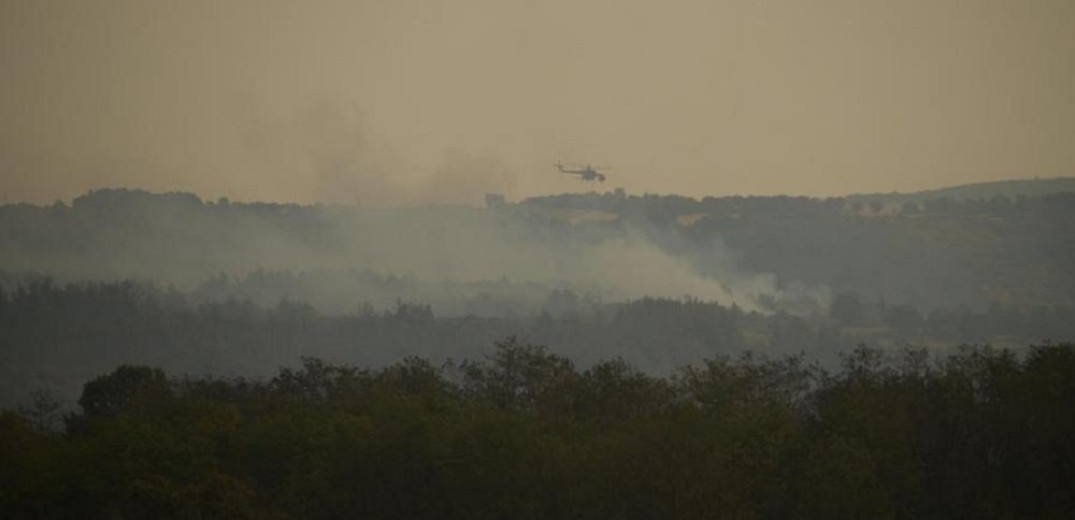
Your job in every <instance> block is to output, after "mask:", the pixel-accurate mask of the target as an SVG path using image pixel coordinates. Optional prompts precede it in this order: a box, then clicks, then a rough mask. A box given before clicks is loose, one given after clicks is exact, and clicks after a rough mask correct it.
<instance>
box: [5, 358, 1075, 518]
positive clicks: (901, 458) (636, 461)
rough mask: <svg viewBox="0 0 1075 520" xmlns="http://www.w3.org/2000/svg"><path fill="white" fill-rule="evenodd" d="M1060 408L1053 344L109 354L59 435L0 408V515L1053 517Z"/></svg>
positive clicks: (38, 417) (1074, 463)
mask: <svg viewBox="0 0 1075 520" xmlns="http://www.w3.org/2000/svg"><path fill="white" fill-rule="evenodd" d="M40 402H41V403H43V404H42V405H41V407H40V408H48V407H49V406H51V405H50V404H49V403H48V400H47V399H41V400H40ZM1073 402H1075V346H1073V345H1070V344H1064V345H1046V346H1038V347H1031V348H1030V349H1028V350H1027V351H1026V352H1025V353H1024V354H1022V355H1016V354H1013V353H1012V352H1010V351H1006V350H995V349H990V348H985V347H979V348H970V347H968V348H964V349H961V350H959V351H958V352H956V353H953V354H951V355H948V356H946V357H944V358H936V357H930V356H929V355H927V353H926V352H925V351H924V350H907V351H903V352H901V353H900V354H898V355H892V354H885V353H883V352H881V351H876V350H869V349H865V348H861V349H858V350H854V351H852V352H850V353H847V354H846V355H844V357H843V365H842V368H840V369H839V370H836V371H831V372H829V371H825V370H821V369H819V368H817V367H815V366H812V365H809V364H807V363H805V362H804V360H803V359H802V358H801V357H786V358H779V359H767V358H760V357H752V356H746V357H743V358H740V359H737V360H730V359H725V358H719V359H713V360H709V361H706V362H704V363H702V364H699V365H696V366H692V367H689V368H685V369H682V370H680V371H678V372H677V373H676V374H675V375H674V376H673V377H670V378H656V377H652V376H649V375H646V374H644V373H642V372H640V371H638V370H636V369H634V368H632V367H631V366H629V365H628V364H626V363H624V362H622V361H618V360H613V361H606V362H603V363H598V364H596V365H593V366H592V367H590V368H588V369H586V370H579V369H576V367H575V366H574V365H573V364H572V362H571V361H569V360H568V359H566V358H562V357H559V356H557V355H554V354H551V353H549V352H548V351H546V350H545V349H543V348H541V347H535V346H530V345H526V344H523V343H521V342H518V341H516V340H514V339H507V340H504V341H501V342H500V343H498V345H497V347H496V349H495V351H494V353H493V354H492V355H490V356H488V357H487V358H485V359H484V360H481V361H478V362H473V361H465V362H462V363H449V364H446V365H444V366H440V367H438V366H435V365H433V364H431V363H430V362H428V361H425V360H423V359H419V358H410V359H407V360H406V361H404V362H401V363H397V364H394V365H391V366H388V367H385V368H381V369H377V370H371V369H362V368H356V367H352V366H337V365H332V364H327V363H325V362H322V361H320V360H317V359H310V358H307V359H306V360H305V362H304V364H303V366H302V367H301V368H299V369H281V370H280V371H279V373H278V374H277V375H276V376H275V377H273V378H272V379H270V380H267V381H260V380H248V379H212V378H175V377H172V378H169V377H168V376H167V375H166V374H165V373H163V372H162V371H160V370H159V369H155V368H151V367H144V366H121V367H119V368H117V369H115V370H114V371H113V372H111V373H108V374H105V375H101V376H99V377H97V378H95V379H93V380H92V381H90V382H88V383H86V385H85V386H84V391H83V393H82V397H81V399H80V400H79V405H80V406H81V411H80V412H79V413H73V414H69V415H68V416H67V417H66V418H65V421H64V423H65V425H64V428H63V429H64V432H63V433H62V434H61V433H57V432H56V431H54V430H53V431H50V429H49V427H48V421H44V420H42V418H43V417H45V416H47V412H48V410H47V409H41V410H36V411H35V410H29V409H28V410H23V411H22V412H21V413H16V412H13V411H6V412H3V413H2V414H0V516H2V517H4V518H392V519H396V518H467V519H475V518H602V519H603V518H915V519H918V518H1071V517H1072V514H1073V513H1075V496H1073V493H1072V489H1075V414H1072V413H1071V410H1072V408H1071V406H1072V405H1071V403H1073ZM38 412H40V413H38Z"/></svg>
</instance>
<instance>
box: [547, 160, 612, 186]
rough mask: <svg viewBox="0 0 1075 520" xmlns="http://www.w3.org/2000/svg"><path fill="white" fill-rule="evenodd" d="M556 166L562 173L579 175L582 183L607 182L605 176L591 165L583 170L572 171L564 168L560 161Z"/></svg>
mask: <svg viewBox="0 0 1075 520" xmlns="http://www.w3.org/2000/svg"><path fill="white" fill-rule="evenodd" d="M554 166H556V169H557V170H560V172H561V173H570V174H572V175H578V176H579V180H582V181H586V182H593V181H597V182H605V174H603V173H600V172H598V171H597V170H595V169H594V168H593V167H592V166H590V165H589V164H587V165H586V167H585V168H583V169H581V170H572V169H570V168H564V165H563V163H561V162H560V161H556V164H555V165H554Z"/></svg>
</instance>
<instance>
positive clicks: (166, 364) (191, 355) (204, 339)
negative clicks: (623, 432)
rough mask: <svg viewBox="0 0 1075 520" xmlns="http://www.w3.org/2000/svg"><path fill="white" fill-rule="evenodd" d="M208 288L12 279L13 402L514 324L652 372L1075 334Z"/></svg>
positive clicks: (590, 304)
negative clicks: (707, 363)
mask: <svg viewBox="0 0 1075 520" xmlns="http://www.w3.org/2000/svg"><path fill="white" fill-rule="evenodd" d="M269 278H270V279H275V278H274V277H269ZM259 279H260V278H259ZM241 287H246V288H247V289H251V287H250V286H249V285H248V284H243V285H241ZM254 292H256V291H254ZM196 294H199V295H200V296H192V295H190V294H188V293H184V292H180V291H178V290H175V289H161V288H158V287H156V286H154V285H150V284H143V283H136V282H131V281H126V282H92V283H91V282H86V283H74V282H69V283H63V284H61V283H58V282H55V281H53V280H51V279H49V278H37V279H30V280H23V281H22V282H19V283H16V284H15V285H14V286H13V287H5V286H4V284H0V406H5V405H7V406H13V405H15V404H18V403H22V402H25V400H26V398H27V396H28V394H29V392H30V391H31V390H33V389H35V388H41V387H48V388H53V389H55V390H56V391H57V392H58V393H59V394H60V395H61V396H62V397H65V398H69V399H73V397H74V396H75V395H77V393H78V391H79V388H78V384H79V381H84V380H85V379H86V378H89V377H91V376H93V375H94V374H98V373H101V372H103V371H105V370H108V369H110V368H111V367H114V366H117V365H120V364H125V363H127V364H131V363H134V364H148V365H153V366H159V367H162V368H164V369H166V370H168V371H169V372H173V373H188V374H215V375H221V374H235V375H244V376H251V375H267V374H270V373H272V372H273V371H275V370H276V369H277V368H278V367H281V366H294V365H295V363H297V362H298V360H299V359H300V358H301V357H303V356H315V357H319V358H322V359H325V360H328V361H330V362H334V363H351V364H358V365H362V366H372V367H378V366H385V365H389V364H392V363H396V362H398V361H400V360H401V359H404V358H406V357H409V356H420V357H423V358H426V359H430V360H432V361H434V362H438V363H439V362H442V361H444V360H447V359H449V358H455V359H467V358H470V359H473V358H475V357H480V356H481V355H482V354H483V353H484V352H485V350H486V349H487V347H488V345H491V344H492V343H493V341H495V340H496V339H498V338H502V337H505V336H508V335H518V336H520V337H521V338H524V339H525V340H526V341H530V342H534V343H539V344H543V345H549V346H550V347H551V348H553V351H554V352H556V353H558V354H561V355H564V356H567V357H569V358H570V359H571V360H572V361H573V362H575V363H578V364H579V365H580V366H584V367H585V366H589V365H590V364H593V363H596V362H599V361H600V360H602V359H609V358H614V357H619V358H623V359H624V360H625V361H627V362H629V363H631V364H632V365H634V366H636V367H638V368H639V369H641V370H643V371H645V372H647V373H649V374H654V375H666V374H669V373H671V372H672V371H673V370H675V369H676V368H678V367H681V366H685V365H689V364H692V363H697V362H698V361H699V360H702V359H705V358H711V357H714V356H721V355H731V356H735V355H738V354H740V353H742V352H746V351H756V352H765V353H768V354H771V355H779V354H799V353H804V354H806V355H807V356H809V357H810V359H812V360H816V361H819V362H822V363H825V364H827V365H831V364H832V363H833V362H835V360H836V357H837V353H838V352H839V351H841V350H845V349H848V348H852V347H854V346H856V345H859V344H868V345H871V346H875V347H884V348H889V349H891V348H898V347H901V346H905V345H908V344H911V345H922V346H929V347H930V348H932V349H936V350H943V349H945V348H950V347H953V346H955V345H957V344H960V343H993V344H995V345H1007V346H1018V345H1025V344H1027V343H1031V342H1039V341H1042V340H1053V341H1071V340H1075V320H1073V319H1072V316H1071V313H1070V311H1068V310H1066V309H1065V308H1059V307H1058V308H1047V307H1035V308H1030V309H1025V310H1023V311H1020V310H1019V309H1013V308H1005V307H1000V306H994V307H992V308H991V309H990V310H988V311H985V312H979V311H974V310H971V309H969V308H955V309H938V310H935V311H933V312H930V313H919V312H918V311H917V310H915V309H913V308H910V307H907V306H893V305H884V304H883V303H878V302H867V301H862V300H860V299H859V298H858V297H857V296H856V295H854V294H841V295H839V296H838V297H837V298H836V301H835V303H834V305H833V307H832V311H831V312H830V313H829V314H828V315H814V316H794V315H789V314H786V313H776V314H761V313H757V312H747V311H744V310H742V309H740V308H738V307H736V306H731V307H727V306H723V305H721V304H719V303H717V302H706V301H698V300H691V299H655V298H643V299H639V300H633V301H626V302H611V303H606V302H601V301H598V300H593V299H590V298H587V297H585V296H580V295H577V294H575V293H573V292H571V291H569V290H553V291H551V292H549V293H547V295H546V296H545V298H544V301H543V302H542V303H541V305H540V307H539V308H538V309H536V310H534V311H531V312H528V313H525V314H523V313H519V314H514V315H505V316H499V317H498V316H484V317H483V316H478V315H463V316H451V317H444V316H438V315H436V313H435V312H434V311H433V309H432V308H431V307H430V306H429V305H426V304H423V303H415V302H405V301H399V302H397V303H395V304H393V305H391V306H387V307H374V306H371V305H365V304H362V303H360V302H361V301H362V300H361V298H362V296H361V295H360V294H356V295H354V296H353V298H354V299H353V300H352V302H353V303H352V304H351V308H352V309H354V310H353V311H351V312H348V313H342V314H327V313H323V312H320V311H318V310H317V309H316V308H314V307H313V306H311V305H309V304H307V303H305V302H302V301H294V300H288V299H281V300H276V301H275V303H272V304H258V303H255V302H253V301H251V300H250V299H247V298H243V297H236V296H232V293H228V292H223V293H217V294H216V296H217V297H219V299H202V298H203V297H204V296H205V294H204V293H196ZM239 296H241V294H239Z"/></svg>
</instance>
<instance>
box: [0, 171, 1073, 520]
mask: <svg viewBox="0 0 1075 520" xmlns="http://www.w3.org/2000/svg"><path fill="white" fill-rule="evenodd" d="M1051 182H1052V181H1051ZM1057 182H1058V181H1057ZM1050 185H1052V184H1050ZM1034 187H1035V189H1038V188H1040V186H1038V185H1037V184H1035V185H1034ZM995 188H996V187H995V186H994V187H988V188H986V187H974V188H966V189H962V190H957V191H940V192H936V193H934V194H933V195H936V196H933V195H928V194H927V195H921V196H908V197H897V196H892V195H887V196H882V195H877V196H873V195H863V196H853V197H847V198H829V199H809V198H802V197H797V198H795V197H724V198H705V199H701V200H699V199H692V198H688V197H679V196H658V195H644V196H634V195H627V194H626V193H624V192H623V191H620V190H616V191H612V192H608V193H588V194H566V195H558V196H548V197H537V198H530V199H526V200H522V201H518V202H509V201H507V200H505V199H504V198H503V197H501V196H499V195H495V194H490V195H489V196H487V197H486V206H485V207H484V208H474V207H457V206H438V207H415V208H398V209H368V208H361V207H354V206H321V205H315V206H300V205H288V204H266V203H238V202H231V201H228V200H226V199H220V200H217V201H215V202H207V201H203V200H202V199H200V198H198V197H197V196H195V195H192V194H188V193H168V194H153V193H147V192H144V191H139V190H97V191H93V192H90V193H88V194H86V195H84V196H82V197H79V198H76V199H75V200H74V201H72V202H71V203H70V204H67V203H64V202H57V203H56V204H54V205H52V206H47V207H45V206H33V205H26V204H15V205H4V206H0V517H4V518H70V517H85V518H340V517H368V518H427V517H428V518H433V517H435V518H552V517H569V518H713V517H729V518H953V517H956V518H1027V517H1031V518H1068V517H1071V516H1072V514H1073V513H1075V498H1073V496H1075V494H1073V493H1072V492H1071V490H1072V489H1075V422H1073V417H1075V415H1073V414H1071V413H1070V410H1071V403H1072V402H1075V401H1073V399H1075V346H1073V344H1072V342H1073V341H1075V310H1073V309H1075V261H1073V260H1075V232H1073V230H1075V193H1071V192H1056V193H1052V192H1049V193H1045V192H1043V193H1036V192H1035V193H1033V194H1030V195H1027V194H1004V193H992V192H990V191H989V190H991V189H995ZM1030 191H1033V190H1030ZM1031 345H1034V346H1031Z"/></svg>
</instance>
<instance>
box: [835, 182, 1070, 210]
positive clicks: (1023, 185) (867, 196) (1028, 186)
mask: <svg viewBox="0 0 1075 520" xmlns="http://www.w3.org/2000/svg"><path fill="white" fill-rule="evenodd" d="M1063 192H1069V193H1075V177H1057V178H1054V179H1030V180H1011V181H995V182H978V183H974V184H964V185H961V186H952V187H949V188H940V189H936V190H925V191H916V192H913V193H860V194H855V195H849V196H847V197H846V199H847V200H848V201H850V202H871V201H878V200H879V201H881V202H884V203H896V204H902V203H904V202H923V201H926V200H930V199H944V198H947V199H951V200H955V201H965V200H973V199H991V198H993V197H995V196H998V195H1000V196H1003V197H1008V198H1015V197H1018V196H1020V195H1022V196H1024V197H1040V196H1042V195H1048V194H1050V193H1063Z"/></svg>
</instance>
